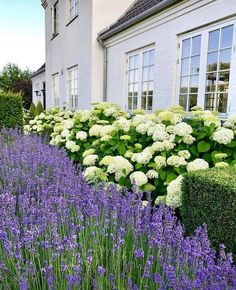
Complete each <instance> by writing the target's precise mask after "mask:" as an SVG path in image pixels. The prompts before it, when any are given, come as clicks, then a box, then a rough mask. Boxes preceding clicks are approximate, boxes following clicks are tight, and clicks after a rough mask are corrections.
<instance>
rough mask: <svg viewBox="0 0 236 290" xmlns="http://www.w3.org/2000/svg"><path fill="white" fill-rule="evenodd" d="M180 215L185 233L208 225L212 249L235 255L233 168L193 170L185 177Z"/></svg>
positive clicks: (235, 177)
mask: <svg viewBox="0 0 236 290" xmlns="http://www.w3.org/2000/svg"><path fill="white" fill-rule="evenodd" d="M182 191H183V193H182V207H181V209H180V214H181V217H182V220H183V223H184V225H185V227H186V231H187V234H190V233H193V232H194V230H195V228H196V227H197V226H200V225H202V224H204V223H205V224H207V227H208V233H209V237H210V240H211V241H212V244H213V246H215V247H216V248H217V247H218V245H219V244H225V246H226V247H227V250H228V251H229V252H233V253H234V254H236V214H235V213H236V169H235V167H228V168H225V169H216V168H214V169H210V170H207V171H195V172H191V173H189V174H186V175H185V176H184V179H183V182H182Z"/></svg>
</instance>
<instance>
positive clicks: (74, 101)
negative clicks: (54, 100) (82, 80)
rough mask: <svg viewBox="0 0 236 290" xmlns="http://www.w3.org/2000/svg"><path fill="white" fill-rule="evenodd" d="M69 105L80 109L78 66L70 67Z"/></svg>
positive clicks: (73, 108)
mask: <svg viewBox="0 0 236 290" xmlns="http://www.w3.org/2000/svg"><path fill="white" fill-rule="evenodd" d="M68 88H69V106H70V108H71V109H72V110H76V109H78V67H73V68H70V69H68Z"/></svg>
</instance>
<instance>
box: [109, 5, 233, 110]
mask: <svg viewBox="0 0 236 290" xmlns="http://www.w3.org/2000/svg"><path fill="white" fill-rule="evenodd" d="M232 19H236V1H235V0H188V1H184V2H181V3H178V4H177V5H175V6H172V7H171V8H169V9H167V10H165V11H163V12H160V13H159V14H157V15H155V16H153V17H150V18H149V19H148V20H145V21H143V22H142V23H140V24H137V25H136V26H133V27H132V28H129V29H127V30H126V31H124V32H122V33H120V34H118V35H116V36H113V37H112V38H110V39H108V40H107V41H106V42H105V44H106V46H107V48H108V81H107V85H108V93H107V97H108V101H109V102H114V103H117V104H119V105H120V106H122V107H123V108H124V109H126V104H127V88H126V87H127V84H126V55H127V53H128V52H131V51H133V50H135V49H139V48H141V47H145V46H148V45H150V44H154V45H155V48H156V68H155V76H154V79H155V85H154V87H155V88H154V109H157V108H163V109H164V108H168V107H170V106H172V105H175V104H178V91H177V87H178V77H177V71H178V65H177V60H178V43H179V35H183V34H186V33H187V32H188V31H190V30H196V29H197V28H199V29H200V27H202V26H207V25H209V24H210V23H211V24H212V23H213V22H215V23H216V25H217V23H219V21H226V22H227V21H228V20H232ZM235 28H236V26H235ZM235 45H236V39H234V46H235ZM231 65H232V67H231V71H232V72H235V71H236V53H235V50H234V52H233V62H232V64H231ZM202 97H203V96H202ZM229 106H230V114H233V113H236V74H235V73H231V83H230V92H229Z"/></svg>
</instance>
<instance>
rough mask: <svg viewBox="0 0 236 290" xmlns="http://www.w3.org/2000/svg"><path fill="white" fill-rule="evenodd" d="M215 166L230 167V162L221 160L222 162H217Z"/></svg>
mask: <svg viewBox="0 0 236 290" xmlns="http://www.w3.org/2000/svg"><path fill="white" fill-rule="evenodd" d="M215 167H217V168H225V167H229V164H228V163H227V162H224V161H221V162H217V163H216V164H215Z"/></svg>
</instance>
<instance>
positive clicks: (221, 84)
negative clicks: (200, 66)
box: [218, 71, 229, 92]
mask: <svg viewBox="0 0 236 290" xmlns="http://www.w3.org/2000/svg"><path fill="white" fill-rule="evenodd" d="M228 89H229V71H227V72H220V73H219V80H218V91H219V92H228Z"/></svg>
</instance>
